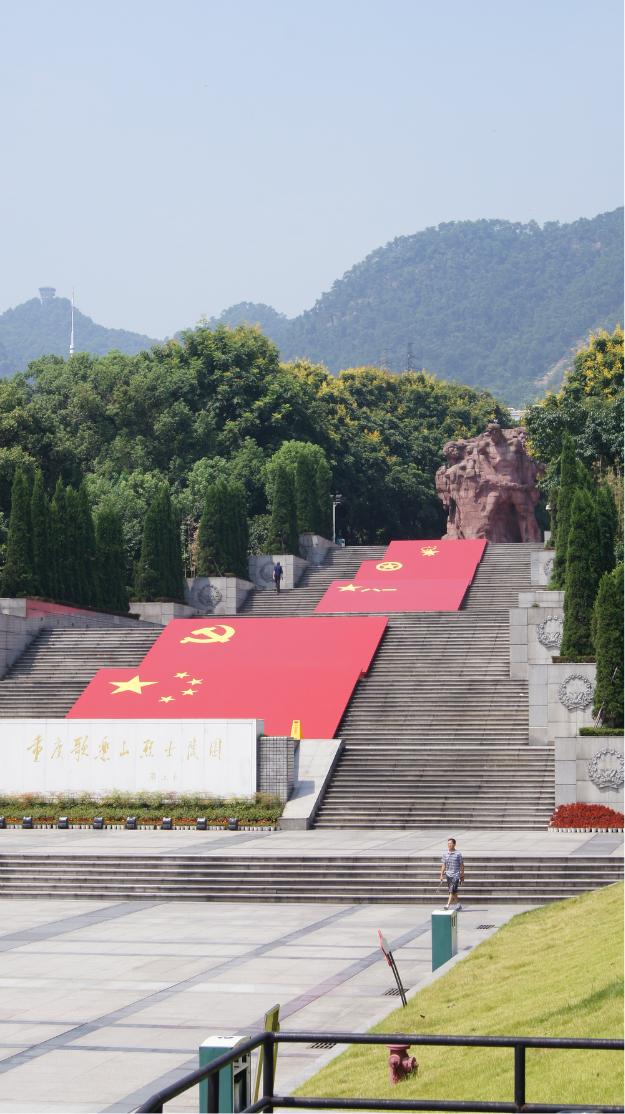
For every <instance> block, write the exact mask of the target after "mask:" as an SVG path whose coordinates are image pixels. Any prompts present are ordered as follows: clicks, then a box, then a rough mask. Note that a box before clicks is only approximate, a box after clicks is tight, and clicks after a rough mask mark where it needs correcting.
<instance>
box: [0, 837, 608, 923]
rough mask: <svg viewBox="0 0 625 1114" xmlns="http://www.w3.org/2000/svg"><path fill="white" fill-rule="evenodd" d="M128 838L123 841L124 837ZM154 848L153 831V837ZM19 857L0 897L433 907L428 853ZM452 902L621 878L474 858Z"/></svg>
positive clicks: (590, 866) (571, 890)
mask: <svg viewBox="0 0 625 1114" xmlns="http://www.w3.org/2000/svg"><path fill="white" fill-rule="evenodd" d="M129 837H130V838H132V835H131V833H129ZM155 839H158V842H159V847H160V848H162V845H163V843H164V840H163V839H162V836H160V835H159V836H158V837H157V836H155ZM105 841H106V833H103V852H102V853H101V854H100V855H89V856H86V855H69V854H39V853H33V854H20V855H10V854H5V855H0V885H1V886H2V894H3V896H4V897H24V896H29V897H31V898H33V897H48V898H68V899H76V898H89V899H91V900H93V899H96V900H129V899H131V898H137V897H142V898H145V899H148V898H151V897H152V898H155V899H160V900H177V901H181V900H182V901H223V900H227V901H306V902H310V901H315V902H332V903H336V902H339V903H341V904H344V903H348V902H349V903H351V902H356V903H358V902H367V903H369V902H388V903H401V904H405V903H406V902H409V901H433V900H435V899H436V897H437V890H439V894H438V898H439V900H440V903H441V905H442V904H443V901H444V898H443V897H442V896H441V892H442V887H439V885H438V872H439V869H440V863H439V859H438V858H436V857H431V858H430V857H428V858H412V857H406V858H402V857H392V858H387V857H381V856H380V857H374V856H371V857H366V858H350V857H346V858H339V857H337V858H334V857H329V856H326V857H318V856H315V857H303V856H297V857H286V858H285V857H282V856H276V857H271V856H263V857H262V858H242V857H238V856H223V857H222V856H219V857H217V856H215V857H211V856H204V855H202V857H201V858H198V857H196V856H171V857H169V856H168V857H167V858H166V859H163V858H162V857H160V856H159V855H158V854H155V855H149V856H147V855H136V856H133V855H117V856H115V855H107V854H106V853H105V852H104V848H105ZM466 872H467V880H466V883H465V885H464V886H463V887H462V890H461V893H462V901H463V902H465V903H468V902H487V903H497V902H511V901H523V902H525V903H528V904H533V903H536V904H540V903H542V902H548V901H554V900H558V899H561V898H566V897H571V896H574V895H575V894H579V893H585V892H587V891H589V890H592V889H596V888H598V887H600V886H605V885H611V884H613V883H614V882H617V881H619V880H620V878H621V877H622V864H621V863H620V862H619V861H618V860H614V859H612V858H610V857H608V856H605V857H604V856H596V857H595V856H593V858H592V860H589V859H587V858H585V857H582V856H580V857H575V856H571V855H568V856H559V857H548V856H542V857H540V856H535V857H528V858H523V859H514V858H510V857H509V856H505V857H492V858H491V857H487V856H477V857H475V858H472V859H471V860H470V861H468V862H467V864H466Z"/></svg>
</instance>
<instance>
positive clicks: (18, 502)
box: [0, 468, 34, 598]
mask: <svg viewBox="0 0 625 1114" xmlns="http://www.w3.org/2000/svg"><path fill="white" fill-rule="evenodd" d="M33 582H34V578H33V565H32V525H31V519H30V496H29V491H28V484H27V483H26V480H25V478H24V475H23V473H22V469H21V468H18V469H17V470H16V472H15V479H14V480H13V490H12V492H11V521H10V524H9V538H8V542H7V559H6V564H5V566H4V572H3V574H2V587H1V588H0V592H1V593H2V595H3V596H5V597H6V596H8V597H13V598H15V597H16V596H27V595H28V593H29V592H32V590H33Z"/></svg>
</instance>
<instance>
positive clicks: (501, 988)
mask: <svg viewBox="0 0 625 1114" xmlns="http://www.w3.org/2000/svg"><path fill="white" fill-rule="evenodd" d="M461 916H462V914H461ZM459 919H460V918H459ZM372 1032H374V1033H375V1032H378V1033H393V1032H404V1033H456V1034H462V1035H469V1034H472V1033H476V1034H480V1035H491V1034H500V1035H505V1036H520V1035H523V1036H547V1037H613V1038H614V1037H622V1036H623V885H622V884H618V885H615V886H609V887H607V888H606V889H602V890H596V891H595V892H594V893H589V894H584V895H583V896H582V897H575V898H571V899H570V900H568V901H561V902H557V903H554V904H553V905H545V906H543V907H542V908H540V909H535V910H534V911H533V912H531V913H521V914H520V915H519V916H517V917H514V918H513V919H512V920H511V921H509V922H508V924H506V925H504V927H503V928H500V929H499V931H498V932H496V933H495V934H494V935H493V936H491V937H490V938H489V939H488V940H485V941H484V943H483V944H480V945H479V947H477V948H475V950H474V951H472V952H471V953H470V954H469V955H468V956H467V958H466V959H464V960H462V961H461V962H460V963H458V964H456V966H455V967H454V968H453V969H452V970H451V971H449V973H448V974H446V975H443V976H442V977H441V978H440V979H438V981H437V982H435V983H433V984H432V985H431V986H428V987H425V988H424V989H423V990H421V991H420V992H419V993H418V994H416V995H415V997H414V998H413V999H412V1000H411V1001H409V1002H408V1005H407V1007H406V1008H405V1009H402V1008H400V1009H397V1010H395V1011H394V1012H393V1013H391V1014H389V1016H388V1017H386V1018H385V1019H384V1021H382V1022H380V1024H379V1025H376V1026H375V1028H374V1029H373V1030H372ZM411 1054H414V1055H416V1057H417V1060H418V1061H419V1071H418V1073H417V1074H416V1075H413V1076H408V1077H406V1078H405V1079H404V1080H403V1081H402V1082H401V1083H399V1084H397V1085H396V1086H395V1087H391V1086H390V1083H389V1069H388V1066H387V1057H388V1052H387V1050H386V1048H384V1047H383V1046H382V1047H380V1046H377V1047H375V1046H371V1045H370V1046H365V1045H356V1046H353V1047H352V1048H350V1049H348V1050H347V1051H346V1052H344V1053H343V1054H342V1055H341V1056H338V1057H337V1058H336V1059H335V1060H333V1061H332V1062H331V1063H330V1064H328V1065H327V1067H325V1068H323V1069H322V1070H321V1071H320V1072H318V1073H317V1075H315V1076H313V1077H312V1079H309V1080H308V1082H307V1083H306V1084H304V1086H303V1087H301V1088H299V1090H298V1091H296V1092H295V1094H296V1095H307V1096H320V1095H328V1096H334V1097H337V1098H338V1097H348V1096H360V1097H364V1098H395V1099H411V1098H414V1099H427V1098H431V1099H462V1100H470V1099H475V1100H476V1101H477V1100H479V1101H486V1102H489V1101H490V1102H495V1101H504V1102H512V1101H513V1099H514V1068H513V1059H514V1053H513V1050H512V1049H470V1048H449V1049H446V1048H440V1047H439V1048H435V1047H426V1046H422V1047H415V1048H413V1049H412V1052H411ZM526 1080H527V1085H526V1101H527V1102H548V1103H557V1102H562V1103H563V1104H567V1103H588V1104H590V1103H593V1104H610V1105H617V1104H621V1103H622V1102H623V1057H622V1053H621V1052H607V1051H598V1052H589V1051H583V1050H579V1051H575V1050H574V1051H568V1050H567V1051H555V1050H554V1051H543V1050H542V1049H528V1050H527V1052H526Z"/></svg>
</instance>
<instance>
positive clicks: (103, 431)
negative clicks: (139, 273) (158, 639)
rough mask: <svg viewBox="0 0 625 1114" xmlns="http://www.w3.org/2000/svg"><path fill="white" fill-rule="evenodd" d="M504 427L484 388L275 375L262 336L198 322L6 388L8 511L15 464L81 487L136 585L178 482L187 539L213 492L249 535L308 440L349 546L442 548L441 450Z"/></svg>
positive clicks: (314, 368)
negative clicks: (165, 493) (286, 458)
mask: <svg viewBox="0 0 625 1114" xmlns="http://www.w3.org/2000/svg"><path fill="white" fill-rule="evenodd" d="M493 419H496V420H498V421H501V422H502V423H503V424H504V425H505V424H510V415H509V414H508V413H507V412H506V411H503V410H502V409H501V407H499V406H498V405H497V403H496V401H495V399H494V398H493V397H492V396H491V395H489V394H488V392H486V391H477V390H474V389H471V388H470V387H465V386H459V385H455V384H450V383H444V382H441V381H440V380H438V379H436V378H434V377H433V376H427V375H423V374H421V373H420V372H418V373H415V374H412V375H401V376H398V375H389V373H388V372H385V371H381V370H379V369H377V368H359V369H358V370H356V371H346V372H343V373H342V374H341V375H339V376H338V378H334V377H333V376H331V375H329V374H328V372H327V371H326V370H325V369H324V368H323V367H320V366H318V365H313V364H307V363H299V364H286V365H285V364H281V363H280V355H279V352H278V349H277V347H276V346H275V345H274V344H272V343H271V341H269V340H268V339H267V338H266V337H265V336H263V335H262V334H261V333H259V332H258V331H257V330H256V329H255V328H244V327H237V328H236V329H234V330H228V329H226V328H225V327H224V326H221V327H219V328H217V329H216V330H215V331H214V332H213V331H211V330H210V329H208V328H206V327H204V326H201V327H200V328H198V329H196V330H193V331H191V332H188V333H185V334H183V337H182V343H181V344H178V343H177V342H176V341H174V340H171V341H168V342H167V344H165V345H162V346H159V345H155V346H153V347H152V348H151V349H150V351H142V352H140V353H139V354H138V355H136V356H125V355H121V354H120V353H112V354H111V355H109V356H104V357H98V356H93V355H89V354H88V353H82V352H81V353H76V354H75V355H74V356H72V357H71V358H70V359H68V360H63V359H62V358H60V357H56V356H53V357H46V358H43V359H39V360H37V361H34V362H33V363H31V365H30V367H29V369H28V373H27V374H23V373H17V374H16V375H14V376H13V377H12V378H11V379H4V380H0V511H2V512H4V513H5V514H7V513H8V512H9V511H10V507H11V489H12V485H13V479H14V476H15V472H16V469H17V468H18V467H20V468H21V469H22V471H23V473H24V475H25V476H26V477H27V480H28V482H29V483H30V484H31V485H32V484H33V483H34V478H35V475H36V471H37V469H40V470H41V472H42V475H43V484H44V487H45V490H46V491H47V493H48V495H52V494H53V493H54V491H55V486H56V484H57V481H58V479H59V477H60V478H61V480H62V481H63V483H64V484H71V485H72V486H73V488H74V489H78V488H79V486H80V484H81V482H82V481H83V480H85V482H86V487H87V490H88V492H89V498H90V501H91V505H92V508H93V510H94V511H98V510H100V509H101V508H102V507H104V506H111V507H112V508H113V509H115V510H116V511H119V512H120V514H121V516H122V519H123V527H124V536H125V543H126V553H127V565H128V576H129V579H128V583H129V584H131V583H132V580H131V577H132V569H133V561H135V560H137V558H138V556H139V551H140V546H141V536H142V532H143V525H144V520H145V515H146V510H147V507H148V506H149V505H150V503H151V501H152V500H153V499H154V497H155V495H156V493H157V492H158V490H159V486H160V485H161V484H162V483H163V482H165V481H168V482H169V484H170V485H171V491H172V494H173V496H174V497H175V499H176V502H177V505H178V507H179V509H180V511H181V512H182V516H183V520H184V522H185V523H187V522H188V523H189V524H190V529H191V531H192V530H193V528H194V525H195V526H197V523H198V522H199V518H200V515H201V513H202V509H203V507H204V499H205V495H206V490H207V488H208V486H209V485H210V484H211V483H215V482H216V481H221V480H223V481H225V482H227V483H240V484H242V485H243V487H244V489H245V495H246V502H247V512H248V516H249V518H250V529H251V532H252V537H260V536H262V530H263V529H266V527H267V522H266V517H267V514H268V511H269V510H270V509H271V493H272V467H273V465H272V461H273V462H274V464H275V460H274V458H275V457H276V454H278V453H279V452H282V454H283V455H284V453H285V452H286V453H287V455H288V452H289V451H290V450H288V449H286V448H285V444H291V445H293V442H296V443H302V442H303V443H305V444H307V445H308V444H312V445H315V446H318V447H319V451H320V453H321V456H322V457H324V458H325V460H326V461H327V463H328V465H329V466H330V469H331V472H332V477H331V483H332V491H340V492H341V493H342V495H343V503H342V504H341V506H340V508H339V512H338V518H337V524H338V528H339V530H340V531H341V532H342V534H343V536H344V537H345V538H346V540H348V541H350V542H352V543H358V542H361V543H367V542H381V541H388V540H390V539H391V538H410V537H432V536H434V537H436V536H438V535H440V534H442V533H443V532H444V529H445V519H446V516H445V512H444V510H443V507H442V504H441V502H440V499H438V497H437V495H436V491H435V489H434V473H435V472H436V469H437V468H438V467H439V466H440V464H441V462H442V459H443V458H442V455H441V450H442V446H443V445H444V443H445V441H447V440H449V439H450V438H456V437H471V436H473V435H474V434H476V433H479V432H481V431H482V430H484V429H486V426H487V424H488V422H489V421H492V420H493Z"/></svg>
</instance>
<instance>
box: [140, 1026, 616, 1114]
mask: <svg viewBox="0 0 625 1114" xmlns="http://www.w3.org/2000/svg"><path fill="white" fill-rule="evenodd" d="M276 1043H284V1044H311V1043H312V1044H315V1043H323V1044H326V1043H327V1044H330V1043H331V1044H335V1045H336V1044H407V1045H415V1044H427V1045H455V1046H465V1047H466V1046H469V1047H472V1048H513V1049H514V1102H461V1101H454V1100H450V1101H438V1100H436V1099H422V1100H414V1101H412V1100H407V1099H359V1098H349V1099H339V1098H310V1099H309V1098H300V1097H297V1098H294V1097H292V1096H291V1095H276V1094H274V1086H273V1046H274V1044H276ZM261 1044H262V1045H265V1046H266V1047H265V1056H264V1062H263V1096H262V1098H260V1099H259V1100H258V1102H255V1103H253V1104H252V1106H248V1107H246V1110H245V1114H251V1112H252V1111H256V1110H266V1111H268V1112H271V1111H273V1108H274V1106H282V1107H291V1108H300V1109H302V1110H303V1109H310V1110H332V1109H334V1110H456V1111H476V1112H478V1114H481V1112H485V1114H518V1112H519V1111H524V1112H527V1114H555V1112H556V1111H562V1110H565V1109H566V1110H567V1111H582V1110H583V1111H587V1110H588V1111H590V1110H592V1111H604V1112H605V1114H624V1109H623V1107H622V1106H592V1105H590V1106H589V1105H588V1104H584V1105H575V1104H573V1103H564V1102H560V1103H531V1102H528V1103H526V1101H525V1049H526V1048H588V1049H600V1048H603V1049H611V1050H613V1051H618V1050H622V1049H623V1047H624V1045H623V1041H622V1040H611V1039H606V1038H602V1039H597V1040H595V1039H591V1038H587V1039H584V1038H580V1037H573V1038H569V1037H463V1036H447V1035H445V1036H434V1035H431V1034H423V1033H319V1032H293V1033H288V1032H281V1033H270V1032H264V1033H259V1034H258V1035H257V1036H255V1037H250V1039H249V1040H246V1041H242V1042H241V1044H237V1045H235V1047H234V1048H233V1049H231V1050H230V1051H229V1052H224V1054H223V1055H222V1056H217V1057H216V1058H215V1059H214V1060H211V1062H210V1064H206V1066H205V1067H203V1068H198V1069H197V1071H193V1072H191V1073H190V1074H189V1075H185V1076H184V1078H183V1079H181V1080H179V1081H178V1083H172V1084H171V1086H169V1087H164V1088H163V1090H162V1091H158V1092H157V1093H156V1094H154V1095H151V1096H150V1098H149V1099H148V1100H147V1102H144V1103H143V1106H140V1107H138V1110H137V1114H162V1111H163V1105H164V1103H166V1102H171V1100H172V1099H175V1098H177V1096H178V1095H180V1094H182V1092H183V1091H187V1090H189V1088H190V1087H195V1086H196V1085H197V1084H198V1083H201V1082H202V1081H203V1080H204V1079H206V1080H208V1107H207V1109H208V1111H210V1112H211V1114H216V1112H217V1110H218V1108H219V1101H218V1098H219V1071H220V1070H221V1068H225V1067H227V1065H228V1064H232V1063H234V1061H235V1060H238V1059H240V1057H241V1056H243V1055H245V1053H246V1052H252V1051H253V1050H254V1049H255V1048H258V1047H259V1045H261Z"/></svg>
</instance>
